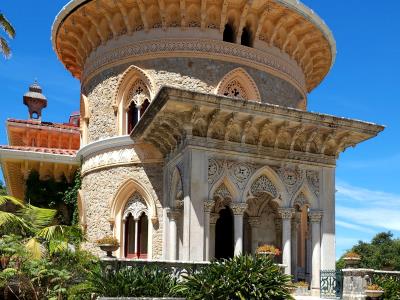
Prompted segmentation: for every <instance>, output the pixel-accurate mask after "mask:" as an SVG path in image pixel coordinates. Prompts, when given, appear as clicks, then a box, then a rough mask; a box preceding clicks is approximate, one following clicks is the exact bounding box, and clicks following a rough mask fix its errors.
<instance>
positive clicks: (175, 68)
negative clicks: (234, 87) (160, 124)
mask: <svg viewBox="0 0 400 300" xmlns="http://www.w3.org/2000/svg"><path fill="white" fill-rule="evenodd" d="M130 65H131V64H125V65H121V66H118V67H114V68H111V69H108V70H105V71H103V72H102V73H101V74H100V75H97V76H95V77H94V78H93V79H92V80H90V81H89V82H88V83H87V84H86V85H85V86H84V87H83V92H84V93H85V94H86V96H87V97H88V101H89V110H90V120H89V126H88V141H89V142H93V141H96V140H99V139H101V138H107V137H112V136H115V135H116V134H117V132H118V126H117V116H116V114H115V112H114V110H113V108H112V103H113V100H114V96H115V91H116V89H117V84H118V80H119V79H120V77H121V74H122V73H123V72H124V71H125V70H126V69H127V68H128V67H129V66H130ZM135 65H136V66H137V67H139V68H141V69H143V70H144V71H146V72H147V73H148V74H149V75H150V77H152V79H153V80H154V83H155V85H156V91H154V92H155V93H156V92H157V91H158V90H159V89H160V88H161V87H162V86H164V85H169V86H173V87H178V88H183V89H188V90H192V91H198V92H201V93H215V89H216V87H217V86H218V83H219V82H220V81H221V79H222V78H223V77H224V75H226V74H227V73H229V72H230V71H232V70H234V69H236V68H238V67H242V68H243V69H245V70H246V71H247V72H248V73H249V75H250V76H251V77H252V78H253V79H254V81H255V83H256V84H257V87H258V89H259V92H260V96H261V99H262V102H265V103H272V104H277V105H281V106H287V107H298V105H299V103H300V102H301V101H302V98H303V97H302V95H301V94H300V92H299V91H298V90H297V89H296V88H295V87H294V86H293V85H291V84H290V83H288V82H286V81H285V80H283V79H280V78H278V77H275V76H273V75H271V74H269V73H266V72H262V71H259V70H256V69H253V68H250V67H246V66H242V65H239V64H233V63H228V62H223V61H216V60H210V59H201V58H163V59H151V60H145V61H140V62H136V63H135Z"/></svg>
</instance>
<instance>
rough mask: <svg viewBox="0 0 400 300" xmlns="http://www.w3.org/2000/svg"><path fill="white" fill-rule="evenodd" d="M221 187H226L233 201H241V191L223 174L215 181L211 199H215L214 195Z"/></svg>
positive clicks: (210, 195) (210, 194)
mask: <svg viewBox="0 0 400 300" xmlns="http://www.w3.org/2000/svg"><path fill="white" fill-rule="evenodd" d="M221 188H225V189H226V190H227V191H228V192H229V194H230V196H231V201H232V202H239V191H238V190H237V188H236V186H235V185H234V184H233V183H232V182H231V181H230V180H229V179H228V177H227V176H222V177H221V178H220V179H219V180H218V181H217V182H215V183H214V185H213V186H212V188H211V190H210V193H209V199H210V200H214V196H215V195H216V193H217V192H218V190H219V189H221Z"/></svg>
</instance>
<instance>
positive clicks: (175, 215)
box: [167, 209, 181, 220]
mask: <svg viewBox="0 0 400 300" xmlns="http://www.w3.org/2000/svg"><path fill="white" fill-rule="evenodd" d="M167 215H168V217H169V218H170V220H178V219H179V217H180V215H181V210H178V209H169V210H168V211H167Z"/></svg>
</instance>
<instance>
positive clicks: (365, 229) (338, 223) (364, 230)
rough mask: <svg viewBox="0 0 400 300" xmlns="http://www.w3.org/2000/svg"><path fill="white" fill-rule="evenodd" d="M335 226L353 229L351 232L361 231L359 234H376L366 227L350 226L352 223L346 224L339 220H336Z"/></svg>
mask: <svg viewBox="0 0 400 300" xmlns="http://www.w3.org/2000/svg"><path fill="white" fill-rule="evenodd" d="M336 225H337V226H340V227H343V228H347V229H353V230H356V231H361V232H365V233H375V232H376V230H373V229H371V228H368V227H366V226H361V225H356V224H352V223H348V222H344V221H340V220H336Z"/></svg>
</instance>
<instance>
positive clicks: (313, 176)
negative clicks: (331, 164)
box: [306, 170, 319, 197]
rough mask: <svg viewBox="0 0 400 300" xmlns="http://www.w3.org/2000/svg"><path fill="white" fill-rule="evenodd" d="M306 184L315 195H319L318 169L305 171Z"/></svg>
mask: <svg viewBox="0 0 400 300" xmlns="http://www.w3.org/2000/svg"><path fill="white" fill-rule="evenodd" d="M306 177H307V182H308V185H309V186H310V187H311V189H312V191H313V192H314V193H315V195H316V196H317V197H318V196H319V173H318V171H311V170H308V171H306Z"/></svg>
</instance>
